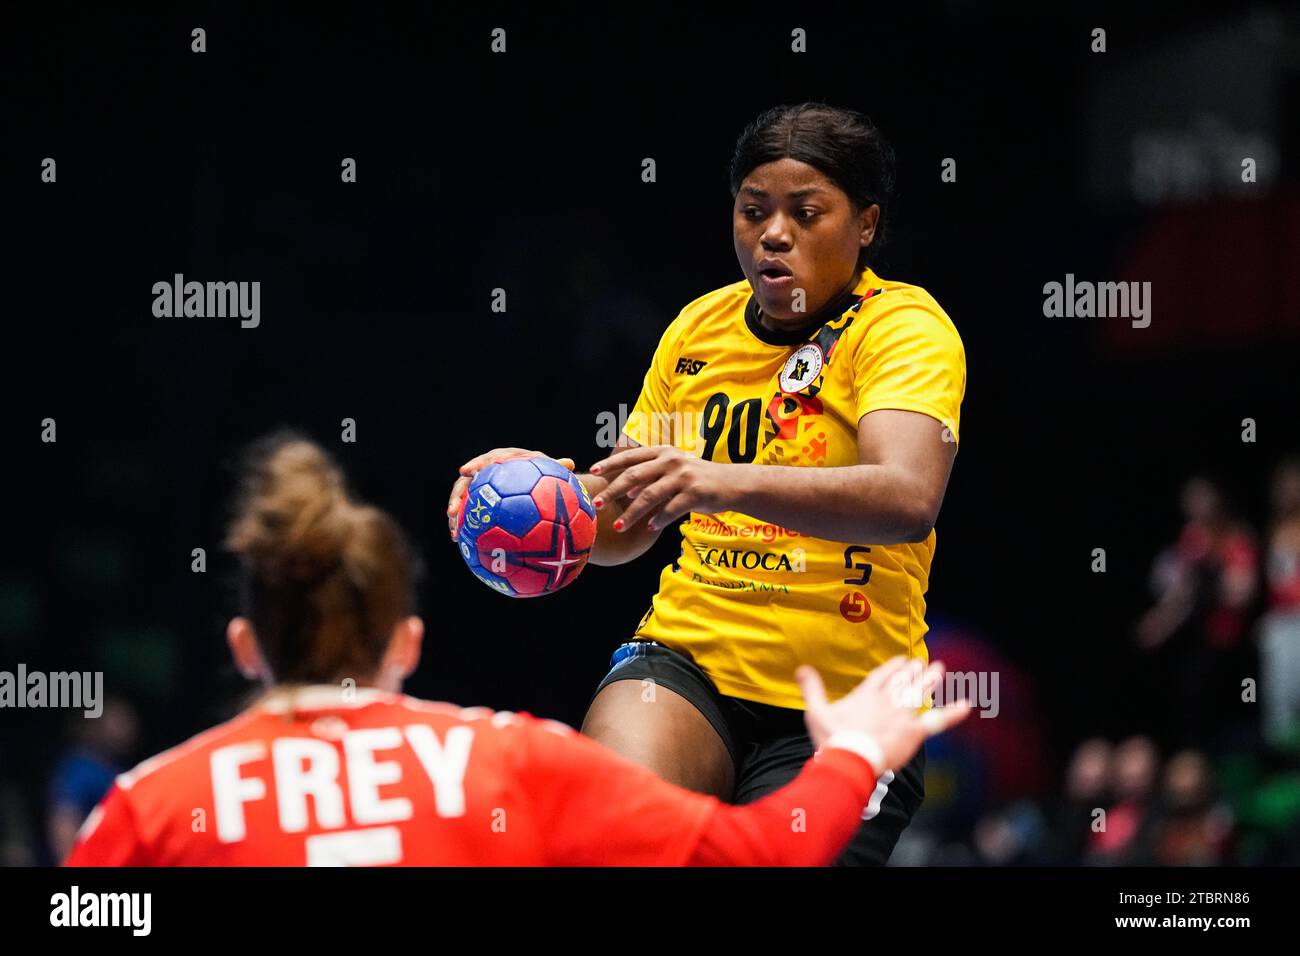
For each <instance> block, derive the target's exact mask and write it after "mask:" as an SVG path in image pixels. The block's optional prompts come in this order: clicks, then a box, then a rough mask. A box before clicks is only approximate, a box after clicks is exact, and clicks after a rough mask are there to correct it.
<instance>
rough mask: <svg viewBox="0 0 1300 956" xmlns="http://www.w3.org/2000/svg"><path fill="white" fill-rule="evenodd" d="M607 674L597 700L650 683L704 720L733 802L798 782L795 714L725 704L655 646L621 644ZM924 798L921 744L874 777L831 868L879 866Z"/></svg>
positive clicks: (808, 752)
mask: <svg viewBox="0 0 1300 956" xmlns="http://www.w3.org/2000/svg"><path fill="white" fill-rule="evenodd" d="M610 667H611V669H610V672H609V673H608V674H606V675H605V678H604V679H603V680H602V681H601V682H600V685H599V686H598V687H597V688H596V693H597V694H599V693H600V692H601V691H602V690H604V688H605V687H606V686H608V685H609V684H612V683H614V682H615V681H620V680H652V681H654V682H655V684H656V685H658V686H660V687H667V688H668V689H669V690H671V691H673V692H675V693H677V694H680V695H681V696H682V697H685V698H686V699H687V700H688V701H690V702H691V703H692V704H693V705H695V708H696V709H697V710H698V711H699V712H700V713H701V714H703V715H704V716H705V718H706V719H707V720H708V721H709V723H710V724H712V725H713V729H714V730H716V731H717V732H718V736H719V737H721V738H722V742H723V743H724V744H725V745H726V748H727V750H728V752H729V753H730V754H731V760H732V763H733V764H734V766H735V768H736V792H735V794H734V796H733V797H732V802H733V803H752V802H754V801H755V800H757V799H759V798H760V797H763V796H765V795H766V794H769V793H771V792H772V791H774V790H779V789H780V788H781V787H783V786H785V785H786V784H787V783H789V782H790V781H791V780H793V779H794V778H795V777H796V776H798V774H799V771H800V770H802V769H803V765H804V764H805V763H807V762H808V758H809V757H811V756H812V754H813V744H812V739H811V738H810V737H809V736H808V730H807V727H805V725H804V720H803V711H802V710H794V709H791V708H789V707H773V706H771V705H769V704H759V703H755V702H754V701H750V700H742V699H740V698H738V697H727V696H725V695H723V694H721V693H719V692H718V689H717V687H715V686H714V684H713V681H711V680H710V679H709V676H708V675H707V674H705V673H704V671H703V670H701V669H700V668H699V667H698V666H697V665H696V664H695V662H694V661H692V660H691V659H690V658H689V657H687V656H686V655H685V654H681V653H679V652H677V651H674V650H671V649H669V648H667V647H665V646H664V645H662V644H659V643H656V642H655V641H631V642H629V643H627V644H623V645H621V646H620V647H619V648H618V650H616V651H615V652H614V655H613V657H612V658H611V659H610ZM592 699H593V700H594V699H595V695H594V694H593V695H592ZM924 799H925V747H924V745H922V747H921V748H920V749H919V750H917V752H916V756H914V757H913V758H912V759H911V760H910V761H908V763H907V764H906V765H905V766H904V767H903V768H902V770H899V771H896V772H891V771H888V770H887V771H885V772H884V773H883V774H881V776H880V781H879V782H878V783H877V784H876V790H875V792H874V793H873V794H872V795H871V800H870V802H869V803H868V804H867V806H866V807H865V808H864V809H863V811H862V825H861V826H859V827H858V832H857V833H856V834H854V836H853V839H852V840H850V841H849V844H848V846H846V847H845V848H844V852H843V853H841V854H840V856H839V859H837V860H836V861H835V863H836V865H837V866H883V865H884V864H885V862H886V861H887V860H888V859H889V854H890V853H892V852H893V851H894V844H896V843H897V842H898V838H899V836H900V835H902V832H903V830H904V829H905V828H906V827H907V824H908V823H910V822H911V820H912V816H913V814H915V813H916V811H917V810H918V809H919V808H920V806H921V802H922V801H923V800H924Z"/></svg>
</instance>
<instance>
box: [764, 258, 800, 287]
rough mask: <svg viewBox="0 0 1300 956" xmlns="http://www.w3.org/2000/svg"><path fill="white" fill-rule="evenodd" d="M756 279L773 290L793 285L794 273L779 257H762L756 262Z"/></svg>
mask: <svg viewBox="0 0 1300 956" xmlns="http://www.w3.org/2000/svg"><path fill="white" fill-rule="evenodd" d="M758 281H759V283H760V285H762V286H763V287H764V288H765V289H767V290H770V291H773V292H775V291H778V290H784V289H787V288H789V287H790V286H792V285H794V273H793V272H791V271H790V267H789V266H788V265H786V264H785V263H784V262H782V261H781V260H779V259H763V260H761V261H760V262H759V263H758Z"/></svg>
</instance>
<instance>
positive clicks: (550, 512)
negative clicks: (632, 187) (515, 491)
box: [532, 475, 582, 523]
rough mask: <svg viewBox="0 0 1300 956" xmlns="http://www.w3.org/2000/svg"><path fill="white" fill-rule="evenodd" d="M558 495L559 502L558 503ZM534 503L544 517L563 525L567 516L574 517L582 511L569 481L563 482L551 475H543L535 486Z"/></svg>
mask: <svg viewBox="0 0 1300 956" xmlns="http://www.w3.org/2000/svg"><path fill="white" fill-rule="evenodd" d="M557 495H558V497H559V500H558V501H557ZM532 497H533V503H534V504H536V505H537V510H538V511H539V512H540V513H541V515H542V517H543V518H544V519H545V518H549V519H550V520H552V521H559V522H561V523H563V521H564V518H565V516H568V517H570V518H571V517H573V515H575V514H578V513H580V512H581V511H582V508H581V507H579V505H578V496H577V495H576V494H574V491H573V488H572V486H571V485H570V484H569V483H568V482H567V481H561V480H560V479H559V478H555V477H553V476H551V475H543V476H542V478H540V479H539V480H538V482H537V484H535V485H533V492H532Z"/></svg>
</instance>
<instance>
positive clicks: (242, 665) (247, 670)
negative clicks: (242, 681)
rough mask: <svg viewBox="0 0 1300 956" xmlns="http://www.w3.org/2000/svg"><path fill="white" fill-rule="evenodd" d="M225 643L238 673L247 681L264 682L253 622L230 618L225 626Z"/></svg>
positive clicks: (244, 618) (261, 661) (263, 669)
mask: <svg viewBox="0 0 1300 956" xmlns="http://www.w3.org/2000/svg"><path fill="white" fill-rule="evenodd" d="M226 643H227V644H228V645H230V656H231V657H233V658H234V659H235V666H236V667H238V668H239V673H241V674H243V675H244V676H245V677H247V678H248V679H249V680H265V679H266V678H267V676H268V674H267V667H266V661H265V660H264V659H263V658H262V649H261V648H260V647H258V645H257V633H256V632H255V631H254V630H253V622H252V621H250V620H249V619H248V618H246V617H232V618H231V619H230V623H229V624H227V625H226Z"/></svg>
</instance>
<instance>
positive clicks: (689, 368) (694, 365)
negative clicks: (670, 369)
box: [677, 358, 709, 375]
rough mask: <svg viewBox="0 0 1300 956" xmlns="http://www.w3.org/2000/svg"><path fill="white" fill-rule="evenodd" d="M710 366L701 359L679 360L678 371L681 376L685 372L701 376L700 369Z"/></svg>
mask: <svg viewBox="0 0 1300 956" xmlns="http://www.w3.org/2000/svg"><path fill="white" fill-rule="evenodd" d="M708 364H709V363H708V362H705V361H703V360H701V359H693V358H679V359H678V360H677V371H678V373H679V374H680V373H681V372H685V373H686V374H687V375H699V374H700V369H702V368H704V366H706V365H708Z"/></svg>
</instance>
